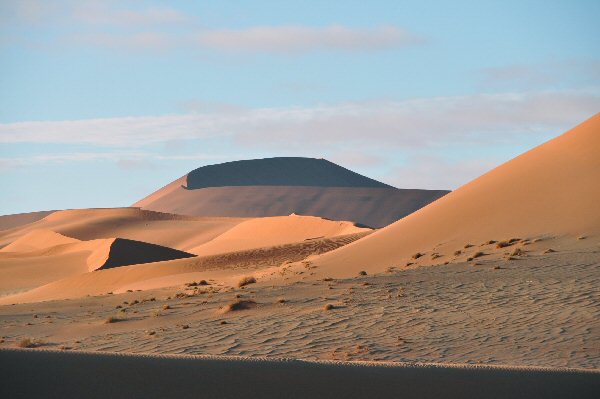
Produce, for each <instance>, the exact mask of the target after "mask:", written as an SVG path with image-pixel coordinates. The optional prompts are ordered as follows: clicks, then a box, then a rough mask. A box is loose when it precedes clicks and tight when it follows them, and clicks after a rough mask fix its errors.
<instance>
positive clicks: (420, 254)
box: [412, 252, 424, 259]
mask: <svg viewBox="0 0 600 399" xmlns="http://www.w3.org/2000/svg"><path fill="white" fill-rule="evenodd" d="M423 255H424V254H422V253H420V252H417V253H416V254H414V255H413V256H412V258H413V259H419V258H420V257H421V256H423Z"/></svg>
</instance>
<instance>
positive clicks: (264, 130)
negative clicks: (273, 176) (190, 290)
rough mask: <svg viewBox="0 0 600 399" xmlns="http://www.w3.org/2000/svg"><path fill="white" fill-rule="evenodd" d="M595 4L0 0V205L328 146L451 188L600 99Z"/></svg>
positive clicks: (364, 166) (372, 171) (550, 133)
mask: <svg viewBox="0 0 600 399" xmlns="http://www.w3.org/2000/svg"><path fill="white" fill-rule="evenodd" d="M598 15H600V2H596V1H572V0H571V1H502V2H499V1H493V2H492V1H489V2H488V1H452V2H450V1H369V2H364V1H360V2H359V1H356V2H351V1H343V2H342V1H340V2H333V1H332V2H323V1H316V2H310V1H299V2H292V1H286V2H279V1H273V2H269V1H248V2H226V1H214V2H208V1H206V2H187V1H180V2H177V1H170V2H160V1H156V2H153V1H148V2H146V1H118V2H117V1H61V0H58V1H53V2H48V1H35V0H30V1H6V0H0V187H2V189H1V190H2V193H1V194H2V195H0V214H10V213H17V212H28V211H34V210H43V209H63V208H83V207H109V206H127V205H130V204H131V203H133V202H135V201H136V200H138V199H139V198H141V197H143V196H145V195H146V194H148V193H150V192H151V191H153V190H155V189H157V188H159V187H160V186H162V185H164V184H166V183H168V182H170V181H171V180H173V179H175V178H177V177H179V176H181V175H183V174H185V173H186V172H187V171H189V170H191V169H194V168H196V167H199V166H202V165H206V164H211V163H217V162H224V161H229V160H236V159H244V158H256V157H268V156H312V157H324V158H327V159H330V160H332V161H334V162H337V163H339V164H341V165H343V166H345V167H348V168H351V169H353V170H355V171H358V172H360V173H363V174H366V175H368V176H370V177H374V178H377V179H379V180H381V181H384V182H386V183H389V184H393V185H395V186H397V187H402V188H440V189H454V188H456V187H458V186H460V185H462V184H464V183H466V182H468V181H469V180H471V179H472V178H474V177H477V176H478V175H480V174H482V173H484V172H485V171H487V170H489V169H490V168H492V167H494V166H497V165H499V164H501V163H502V162H504V161H506V160H508V159H510V158H512V157H514V156H515V155H518V154H519V153H521V152H523V151H525V150H527V149H529V148H531V147H533V146H535V145H537V144H540V143H542V142H544V141H546V140H548V139H550V138H552V137H554V136H556V135H558V134H560V133H562V132H564V131H565V130H567V129H569V128H571V127H573V126H575V125H576V124H578V123H580V122H582V121H583V120H585V119H587V118H588V117H590V116H592V115H594V114H595V113H597V112H599V111H600V51H599V50H600V27H599V24H598V23H597V20H596V18H597V16H598Z"/></svg>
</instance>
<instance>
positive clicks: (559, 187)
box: [316, 114, 600, 275]
mask: <svg viewBox="0 0 600 399" xmlns="http://www.w3.org/2000/svg"><path fill="white" fill-rule="evenodd" d="M599 154H600V114H597V115H595V116H594V117H592V118H590V119H589V120H587V121H585V122H583V123H582V124H581V125H579V126H577V127H575V128H574V129H572V130H570V131H569V132H567V133H565V134H563V135H562V136H559V137H557V138H555V139H553V140H551V141H549V142H547V143H545V144H543V145H541V146H539V147H537V148H534V149H533V150H531V151H529V152H527V153H525V154H523V155H521V156H519V157H517V158H515V159H513V160H511V161H509V162H507V163H505V164H504V165H501V166H499V167H498V168H496V169H494V170H492V171H491V172H489V173H487V174H485V175H483V176H481V177H479V178H478V179H475V180H474V181H472V182H471V183H469V184H467V185H465V186H463V187H461V188H459V189H458V190H456V191H454V192H452V193H450V194H448V195H446V196H444V197H443V198H441V199H439V200H438V201H436V202H434V203H432V204H430V205H429V206H427V207H425V208H422V209H420V210H419V211H417V212H415V213H413V214H411V215H410V216H407V217H406V218H404V219H402V220H400V221H398V222H396V223H394V224H392V225H390V226H388V227H386V228H384V229H382V230H380V231H378V232H376V233H374V234H372V235H370V236H369V237H366V238H365V239H363V240H361V241H359V242H356V243H354V244H352V245H349V246H347V247H345V248H342V249H339V250H337V251H334V252H332V253H329V254H325V255H323V256H322V257H321V258H320V259H319V260H318V261H317V262H316V264H318V265H320V266H322V267H324V268H327V271H328V273H330V274H332V275H349V274H353V273H356V272H357V271H358V270H361V269H364V268H367V270H370V271H382V270H385V268H386V267H388V266H403V265H405V264H406V263H407V262H414V260H412V259H411V256H412V255H414V254H416V253H417V252H420V253H424V254H426V256H424V257H422V258H419V260H418V261H417V262H416V263H417V264H418V263H419V262H425V263H426V262H429V263H431V261H430V255H431V254H432V253H434V252H437V253H439V254H441V255H444V256H445V257H446V258H445V260H448V259H449V258H451V256H452V254H453V253H454V251H456V250H461V249H463V247H464V246H465V245H466V244H468V243H471V244H476V245H480V244H481V243H483V242H486V241H488V240H505V239H510V238H511V237H519V238H535V237H540V236H555V235H570V236H575V237H576V236H579V235H585V236H593V235H597V234H600V211H599V209H600V208H599V204H600V184H598V182H600V155H599ZM436 263H439V261H437V262H436Z"/></svg>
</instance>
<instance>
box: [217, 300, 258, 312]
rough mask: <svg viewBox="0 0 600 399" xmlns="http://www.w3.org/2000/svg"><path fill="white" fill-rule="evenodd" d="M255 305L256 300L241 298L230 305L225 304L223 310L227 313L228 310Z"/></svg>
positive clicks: (244, 308) (233, 310)
mask: <svg viewBox="0 0 600 399" xmlns="http://www.w3.org/2000/svg"><path fill="white" fill-rule="evenodd" d="M255 306H256V302H254V301H253V300H251V299H240V300H238V301H235V302H232V303H230V304H229V305H227V306H225V308H223V312H224V313H227V312H235V311H236V310H246V309H252V308H253V307H255Z"/></svg>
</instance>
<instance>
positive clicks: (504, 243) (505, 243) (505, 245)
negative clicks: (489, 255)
mask: <svg viewBox="0 0 600 399" xmlns="http://www.w3.org/2000/svg"><path fill="white" fill-rule="evenodd" d="M510 244H511V243H509V242H508V241H500V242H498V243H497V244H496V248H498V249H500V248H504V247H508V246H510Z"/></svg>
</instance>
